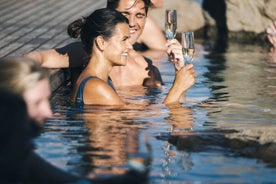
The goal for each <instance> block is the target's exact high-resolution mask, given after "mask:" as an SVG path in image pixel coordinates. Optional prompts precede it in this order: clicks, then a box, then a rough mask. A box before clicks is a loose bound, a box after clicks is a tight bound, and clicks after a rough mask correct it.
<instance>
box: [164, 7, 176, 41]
mask: <svg viewBox="0 0 276 184" xmlns="http://www.w3.org/2000/svg"><path fill="white" fill-rule="evenodd" d="M176 29H177V13H176V10H166V14H165V34H166V38H167V39H174V37H175V35H176Z"/></svg>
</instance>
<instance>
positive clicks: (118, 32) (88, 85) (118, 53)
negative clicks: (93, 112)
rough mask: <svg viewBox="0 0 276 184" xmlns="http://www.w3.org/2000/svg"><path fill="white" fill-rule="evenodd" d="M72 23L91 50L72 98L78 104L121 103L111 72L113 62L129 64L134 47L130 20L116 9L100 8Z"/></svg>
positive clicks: (88, 49)
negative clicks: (130, 40) (131, 39)
mask: <svg viewBox="0 0 276 184" xmlns="http://www.w3.org/2000/svg"><path fill="white" fill-rule="evenodd" d="M71 25H72V28H73V30H75V33H76V32H78V33H80V38H81V41H82V43H83V44H84V47H85V50H86V52H87V53H89V54H92V56H91V58H90V60H89V62H88V65H87V66H86V68H85V69H84V70H83V72H82V73H81V75H80V76H79V78H78V80H77V82H76V84H75V88H74V90H73V96H72V100H73V101H74V102H77V103H78V104H84V103H85V104H94V105H122V104H123V101H122V100H121V99H120V97H119V96H118V95H117V93H116V91H115V89H114V87H113V85H112V82H111V80H110V79H109V77H108V76H109V73H110V72H111V69H112V68H113V66H124V65H126V62H127V58H128V52H129V50H130V49H131V48H132V46H131V44H130V43H129V37H130V36H129V28H128V20H127V19H126V18H125V17H124V16H123V15H122V14H121V13H119V12H117V11H116V10H111V9H99V10H96V11H94V12H93V13H92V14H91V15H90V16H88V17H87V18H84V19H81V20H77V21H76V24H74V23H73V24H71ZM75 26H76V27H75ZM77 27H79V28H77ZM72 32H74V31H72ZM76 34H77V33H76Z"/></svg>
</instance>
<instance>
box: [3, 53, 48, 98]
mask: <svg viewBox="0 0 276 184" xmlns="http://www.w3.org/2000/svg"><path fill="white" fill-rule="evenodd" d="M49 76H50V73H49V69H47V68H42V67H41V66H40V65H39V64H38V63H36V62H35V61H33V60H30V59H27V58H24V57H10V58H4V59H1V60H0V79H1V82H0V90H7V91H10V92H12V93H15V94H18V95H20V96H22V95H23V93H24V92H25V91H26V90H27V89H30V88H32V87H33V86H35V85H36V84H37V82H39V81H41V80H43V79H49Z"/></svg>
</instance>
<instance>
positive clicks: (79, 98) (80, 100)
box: [75, 76, 116, 105]
mask: <svg viewBox="0 0 276 184" xmlns="http://www.w3.org/2000/svg"><path fill="white" fill-rule="evenodd" d="M92 78H98V77H96V76H89V77H86V78H85V79H83V80H82V81H81V83H80V86H79V89H78V93H77V96H76V100H75V103H76V104H77V105H84V102H83V91H84V86H85V84H86V82H87V81H88V80H89V79H92ZM107 83H108V85H109V86H110V87H111V88H112V89H113V90H114V91H116V90H115V88H114V86H113V84H112V81H111V79H110V78H108V80H107Z"/></svg>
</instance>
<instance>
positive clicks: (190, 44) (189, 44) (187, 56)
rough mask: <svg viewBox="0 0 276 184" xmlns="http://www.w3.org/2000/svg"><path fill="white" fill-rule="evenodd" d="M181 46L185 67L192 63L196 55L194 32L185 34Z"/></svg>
mask: <svg viewBox="0 0 276 184" xmlns="http://www.w3.org/2000/svg"><path fill="white" fill-rule="evenodd" d="M181 44H182V53H183V57H184V61H185V65H187V64H190V63H192V60H193V57H194V53H195V42H194V32H183V33H182V38H181Z"/></svg>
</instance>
